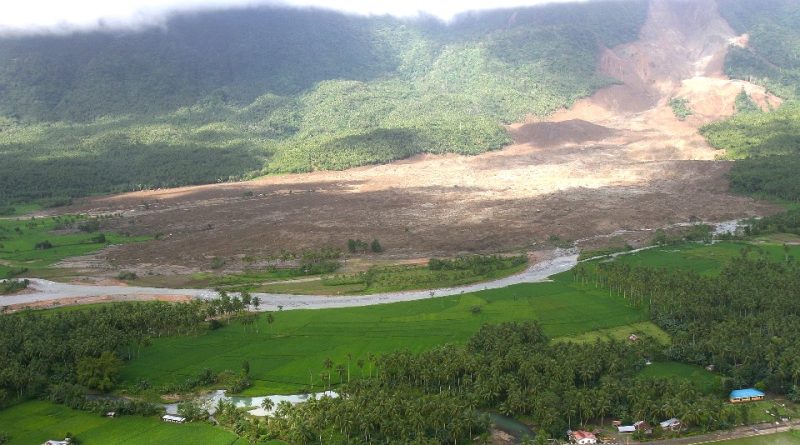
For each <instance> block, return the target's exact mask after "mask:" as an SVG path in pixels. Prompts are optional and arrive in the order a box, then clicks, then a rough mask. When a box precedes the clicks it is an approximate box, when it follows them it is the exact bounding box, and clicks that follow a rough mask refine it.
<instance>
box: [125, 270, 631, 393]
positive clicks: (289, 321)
mask: <svg viewBox="0 0 800 445" xmlns="http://www.w3.org/2000/svg"><path fill="white" fill-rule="evenodd" d="M274 317H275V321H274V323H272V324H271V325H269V324H268V323H267V322H266V319H265V317H263V316H262V317H261V319H260V320H259V321H258V322H257V323H256V325H255V326H252V327H245V326H242V325H241V324H238V323H237V322H232V323H231V325H230V326H228V327H224V328H222V329H219V330H216V331H209V332H206V333H204V334H202V335H198V336H193V337H176V338H165V339H158V340H156V341H154V344H153V345H152V346H151V347H149V348H147V349H145V350H143V351H142V354H141V356H140V357H139V358H137V359H134V360H133V361H132V362H130V363H129V364H128V365H127V366H126V367H125V368H124V370H123V373H122V377H123V380H124V381H125V382H126V383H128V384H133V383H136V382H139V381H140V380H148V381H149V382H150V383H151V384H154V385H159V384H165V383H170V382H176V381H182V380H183V379H185V378H187V377H189V376H192V375H195V374H197V373H198V372H199V371H201V370H202V369H203V368H211V369H213V370H215V371H222V370H225V369H230V370H239V369H240V368H241V365H242V362H243V361H244V360H248V361H249V362H250V367H251V378H252V380H253V382H254V386H253V387H252V388H250V389H249V390H247V394H256V395H257V394H264V393H278V392H283V393H293V392H297V391H299V390H302V389H303V388H304V387H308V385H309V381H310V380H311V381H313V384H314V386H315V388H316V389H320V385H322V379H321V377H320V372H322V371H324V367H323V362H324V361H325V359H326V358H330V359H331V360H332V361H333V362H334V369H335V367H336V365H338V364H342V365H344V366H347V365H348V356H349V357H350V360H349V362H350V363H349V367H350V372H351V376H354V377H358V376H360V375H361V374H362V373H364V374H365V375H366V374H368V373H369V370H370V364H369V361H368V358H369V356H370V354H379V353H384V352H391V351H396V350H401V349H408V350H411V351H420V350H425V349H429V348H431V347H434V346H436V345H441V344H444V343H462V342H464V341H465V340H466V339H467V338H468V337H469V336H470V335H472V334H473V333H474V332H476V331H477V330H478V328H480V326H481V325H482V324H484V323H499V322H504V321H523V320H532V319H536V320H539V321H540V322H541V323H542V325H543V327H544V329H545V332H546V333H547V334H548V335H550V336H552V337H562V336H572V335H580V334H584V333H586V332H590V331H594V330H598V329H608V328H612V327H617V326H625V325H630V324H633V323H638V322H642V321H644V320H645V319H646V315H645V313H644V312H643V311H641V310H638V309H633V308H630V307H628V306H626V303H625V302H624V301H623V300H622V299H621V298H618V297H610V296H608V293H607V292H604V291H599V290H595V289H594V288H593V287H591V288H590V287H584V286H582V285H580V284H578V283H573V282H572V277H571V276H569V275H568V274H561V275H559V276H557V278H556V280H555V281H554V282H551V283H539V284H526V285H516V286H510V287H507V288H504V289H497V290H488V291H482V292H478V293H472V294H465V295H460V296H453V297H443V298H435V299H430V300H423V301H415V302H404V303H394V304H386V305H377V306H371V307H363V308H347V309H331V310H299V311H288V312H279V313H275V314H274ZM359 359H362V360H364V361H365V362H366V364H365V365H364V367H363V368H359V367H357V362H358V360H359ZM333 372H334V377H333V379H332V380H333V382H334V383H336V382H338V380H339V378H338V375H336V373H335V371H333Z"/></svg>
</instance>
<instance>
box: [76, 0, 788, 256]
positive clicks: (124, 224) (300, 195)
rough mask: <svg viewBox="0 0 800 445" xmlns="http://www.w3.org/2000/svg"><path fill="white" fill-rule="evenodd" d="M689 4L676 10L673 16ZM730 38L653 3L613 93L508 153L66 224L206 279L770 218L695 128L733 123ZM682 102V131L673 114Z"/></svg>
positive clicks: (150, 206)
mask: <svg viewBox="0 0 800 445" xmlns="http://www.w3.org/2000/svg"><path fill="white" fill-rule="evenodd" d="M682 5H684V4H683V3H682ZM746 40H747V39H746V38H742V37H740V36H736V35H735V34H734V32H733V31H732V30H731V29H730V27H729V26H728V25H727V23H725V21H724V20H722V19H721V18H720V16H719V14H718V13H717V10H716V6H715V5H714V3H713V2H706V1H698V2H692V3H689V4H685V5H684V7H681V8H680V10H678V9H677V8H674V4H672V3H667V2H659V1H655V2H653V3H652V7H651V9H650V15H649V18H648V20H647V23H646V25H645V26H644V28H643V29H642V31H641V33H640V39H639V40H638V41H636V42H634V43H630V44H626V45H622V46H620V47H617V48H611V49H606V50H604V51H603V53H602V54H601V57H600V59H599V64H598V70H600V71H601V72H603V73H604V74H607V75H609V76H612V77H615V78H617V79H619V80H620V81H621V84H620V85H614V86H612V87H609V88H606V89H604V90H601V91H598V92H597V93H595V94H594V95H593V96H591V97H589V98H586V99H583V100H581V101H579V102H578V103H576V104H575V105H574V106H573V107H572V108H571V109H569V110H564V111H561V112H558V113H556V114H555V115H553V116H551V117H549V118H547V119H544V120H543V119H534V118H529V119H527V120H526V121H525V122H521V123H518V124H514V125H510V126H508V131H509V132H510V134H511V135H512V137H513V139H514V143H513V144H512V145H511V146H509V147H506V148H505V149H503V150H499V151H496V152H490V153H485V154H482V155H478V156H473V157H464V156H457V155H443V156H438V155H437V156H433V155H423V156H417V157H414V158H410V159H407V160H404V161H399V162H395V163H392V164H388V165H381V166H369V167H362V168H356V169H351V170H346V171H339V172H315V173H309V174H297V175H284V176H274V177H265V178H262V179H258V180H255V181H249V182H241V183H230V184H214V185H206V186H196V187H184V188H177V189H169V190H156V191H143V192H135V193H127V194H123V195H117V196H108V197H94V198H87V199H85V200H82V201H78V202H76V204H75V205H74V206H72V207H70V208H67V209H63V210H62V211H64V212H90V213H97V214H100V213H117V212H121V213H122V214H123V215H124V218H115V219H110V220H106V222H104V224H106V228H107V229H109V230H117V231H120V232H127V233H131V234H154V233H161V234H163V238H162V239H161V240H157V241H151V242H146V243H141V244H132V245H126V246H118V247H115V248H113V249H111V250H108V251H107V252H104V253H102V255H101V256H102V259H103V260H104V261H107V262H109V263H110V264H111V265H112V266H113V267H114V268H124V267H142V266H143V265H146V266H147V267H150V268H153V269H154V270H158V269H160V268H165V267H171V268H175V267H180V268H189V269H191V268H201V269H207V268H208V267H209V264H210V262H211V260H210V259H211V258H212V257H222V258H229V259H233V258H236V257H239V258H241V257H242V256H244V255H248V256H251V257H254V258H259V257H262V258H263V257H265V256H269V255H274V254H276V253H278V252H280V251H281V250H282V249H285V250H290V251H299V250H301V249H303V248H318V247H322V246H337V247H342V248H344V247H345V245H346V242H347V240H348V239H349V238H361V239H366V240H371V239H373V238H378V239H379V240H380V242H381V244H382V245H383V247H384V248H385V249H386V253H385V254H384V256H385V257H390V258H394V259H400V258H419V257H427V256H432V255H453V254H459V253H466V252H483V253H494V252H504V251H512V250H514V251H519V250H531V249H535V248H536V247H537V245H538V246H541V245H542V243H544V242H545V241H547V240H548V239H550V238H551V236H557V237H559V238H560V239H562V240H577V239H583V238H588V237H592V236H596V235H606V234H609V233H612V232H614V231H617V230H621V229H625V230H635V229H644V228H650V229H653V228H658V227H663V226H666V225H669V224H674V223H680V222H687V221H694V220H702V221H724V220H730V219H733V218H741V217H747V216H755V215H761V214H767V213H771V212H774V211H776V209H775V208H773V207H771V206H769V205H767V204H764V203H758V202H756V201H754V200H752V199H750V198H747V197H742V196H735V195H733V194H731V193H730V192H729V191H728V181H727V179H726V173H727V172H728V171H729V170H730V167H731V164H730V163H729V162H727V161H719V160H716V159H718V157H719V156H720V155H721V154H722V153H720V152H719V151H717V150H714V149H713V148H711V147H709V146H708V145H707V144H706V142H705V140H704V139H703V138H702V137H701V136H700V135H699V134H698V128H699V127H700V126H701V125H703V124H705V123H707V122H711V121H713V120H716V119H720V118H723V117H725V116H728V115H730V114H732V113H733V111H734V109H733V103H734V99H735V96H736V95H737V94H738V93H739V92H740V91H741V90H742V88H744V89H745V90H746V91H747V92H748V93H749V94H750V95H751V96H752V97H753V99H754V100H756V101H757V102H760V103H761V104H766V103H767V102H769V103H771V104H773V105H776V104H779V100H778V99H777V98H775V97H772V96H770V95H769V94H768V93H766V92H765V91H764V90H763V89H762V88H760V87H758V86H755V85H752V84H749V83H746V82H743V81H734V80H729V79H727V78H725V77H724V75H723V74H722V72H721V71H722V70H721V68H722V61H723V60H724V56H725V53H726V51H727V48H728V46H729V45H730V44H731V43H732V42H734V43H737V44H741V42H746ZM673 97H684V98H686V99H687V100H688V101H689V105H690V107H691V108H692V109H693V110H695V115H693V116H690V117H689V118H687V119H686V120H685V121H680V120H678V119H677V118H676V117H675V116H674V115H673V113H672V110H671V108H670V107H669V105H668V103H669V100H670V99H671V98H673Z"/></svg>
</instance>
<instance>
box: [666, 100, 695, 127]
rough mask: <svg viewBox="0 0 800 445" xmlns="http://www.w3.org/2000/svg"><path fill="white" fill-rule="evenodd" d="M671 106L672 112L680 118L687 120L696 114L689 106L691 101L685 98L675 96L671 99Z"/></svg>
mask: <svg viewBox="0 0 800 445" xmlns="http://www.w3.org/2000/svg"><path fill="white" fill-rule="evenodd" d="M669 106H670V107H672V114H674V115H675V117H677V118H678V120H681V121H683V120H686V118H687V117H689V116H691V115H692V114H694V112H693V111H692V109H691V108H689V101H687V100H686V99H683V98H677V97H676V98H674V99H672V100H670V101H669Z"/></svg>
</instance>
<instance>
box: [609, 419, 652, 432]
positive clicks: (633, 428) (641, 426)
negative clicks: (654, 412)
mask: <svg viewBox="0 0 800 445" xmlns="http://www.w3.org/2000/svg"><path fill="white" fill-rule="evenodd" d="M616 427H617V431H619V432H620V433H635V432H637V431H641V432H643V433H648V434H649V433H652V432H653V429H652V428H650V425H649V424H648V423H647V422H645V421H644V420H640V421H638V422H636V423H634V424H633V425H616Z"/></svg>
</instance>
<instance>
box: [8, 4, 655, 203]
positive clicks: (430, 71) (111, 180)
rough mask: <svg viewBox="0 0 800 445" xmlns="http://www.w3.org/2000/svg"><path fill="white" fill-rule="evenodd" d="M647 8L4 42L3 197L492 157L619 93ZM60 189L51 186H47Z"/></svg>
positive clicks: (244, 19)
mask: <svg viewBox="0 0 800 445" xmlns="http://www.w3.org/2000/svg"><path fill="white" fill-rule="evenodd" d="M645 14H646V2H645V1H644V0H637V1H613V0H610V1H601V2H592V3H589V4H572V5H551V6H542V7H536V8H527V9H519V10H503V11H494V12H487V13H480V14H471V15H466V16H464V17H462V18H460V19H458V20H456V21H455V22H454V23H451V24H443V23H441V22H438V21H435V20H426V19H419V20H413V21H411V20H400V19H393V18H389V17H380V18H378V17H374V18H363V17H351V16H346V15H341V14H337V13H332V12H323V11H316V10H291V9H252V10H240V11H228V12H214V13H202V14H194V15H187V16H178V17H176V18H173V19H172V20H171V21H170V22H169V23H168V24H167V25H166V27H165V28H164V29H151V30H144V31H139V32H129V33H120V34H111V33H107V32H95V33H85V34H73V35H68V36H52V35H50V36H38V37H15V38H11V37H6V38H3V39H0V60H2V61H3V63H2V64H0V156H2V158H3V161H4V162H2V163H0V202H16V201H29V200H35V199H40V198H47V197H52V196H80V195H86V194H91V193H102V192H118V191H125V190H134V189H142V188H152V187H167V186H175V185H180V184H195V183H203V182H216V181H226V180H230V179H239V178H247V177H251V176H253V175H259V174H264V173H278V172H301V171H309V170H316V169H344V168H348V167H352V166H357V165H363V164H369V163H379V162H386V161H390V160H394V159H398V158H403V157H408V156H410V155H412V154H415V153H420V152H431V153H442V152H456V153H465V154H474V153H480V152H483V151H486V150H493V149H497V148H499V147H501V146H503V145H504V144H506V143H508V142H509V138H508V135H507V134H506V132H505V131H504V129H503V128H502V126H501V124H503V123H509V122H512V121H515V120H517V119H520V118H521V117H523V116H524V115H526V114H528V113H533V114H537V115H545V114H548V113H550V112H552V111H554V110H556V109H558V108H560V107H563V106H568V105H570V104H571V103H572V102H574V101H575V100H576V99H578V98H580V97H583V96H586V95H588V94H590V93H592V92H593V91H594V90H596V89H597V88H600V87H603V86H606V85H609V84H610V83H612V82H613V80H612V79H609V78H605V77H602V76H599V75H598V74H597V73H596V72H595V66H596V61H597V48H598V45H605V46H613V45H616V44H619V43H622V42H625V41H630V40H633V39H635V38H636V35H637V32H638V30H639V28H640V26H641V24H642V23H643V21H644V17H645ZM43 178H47V180H46V181H45V180H43Z"/></svg>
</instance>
